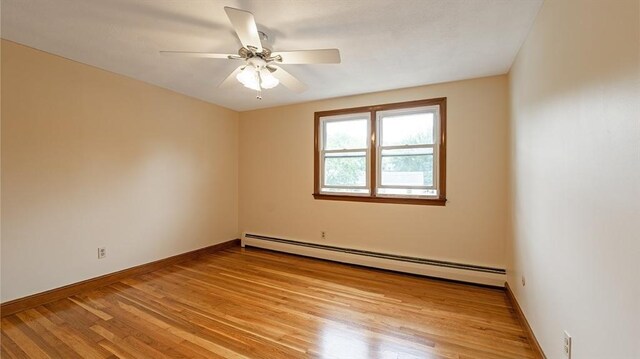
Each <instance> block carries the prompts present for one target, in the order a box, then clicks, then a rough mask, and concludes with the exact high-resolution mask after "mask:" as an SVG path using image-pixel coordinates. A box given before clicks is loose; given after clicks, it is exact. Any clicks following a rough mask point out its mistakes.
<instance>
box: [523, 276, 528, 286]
mask: <svg viewBox="0 0 640 359" xmlns="http://www.w3.org/2000/svg"><path fill="white" fill-rule="evenodd" d="M526 284H527V281H526V280H525V279H524V276H522V286H523V287H524V286H525V285H526Z"/></svg>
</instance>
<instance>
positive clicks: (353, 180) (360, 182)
mask: <svg viewBox="0 0 640 359" xmlns="http://www.w3.org/2000/svg"><path fill="white" fill-rule="evenodd" d="M324 184H325V185H326V186H366V185H367V153H366V152H341V153H327V154H325V158H324Z"/></svg>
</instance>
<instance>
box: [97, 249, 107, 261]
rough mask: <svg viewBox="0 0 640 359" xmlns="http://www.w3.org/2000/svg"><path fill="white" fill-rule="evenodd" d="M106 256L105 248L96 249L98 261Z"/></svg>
mask: <svg viewBox="0 0 640 359" xmlns="http://www.w3.org/2000/svg"><path fill="white" fill-rule="evenodd" d="M106 256H107V248H106V247H100V248H98V259H102V258H104V257H106Z"/></svg>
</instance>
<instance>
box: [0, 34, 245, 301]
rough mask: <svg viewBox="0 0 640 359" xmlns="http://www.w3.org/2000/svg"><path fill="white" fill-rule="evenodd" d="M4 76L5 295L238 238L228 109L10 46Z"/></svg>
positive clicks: (234, 126)
mask: <svg viewBox="0 0 640 359" xmlns="http://www.w3.org/2000/svg"><path fill="white" fill-rule="evenodd" d="M2 72H3V76H2V89H3V93H2V95H3V96H2V222H3V223H2V268H1V269H2V301H6V300H11V299H14V298H18V297H22V296H25V295H29V294H32V293H35V292H40V291H44V290H47V289H50V288H54V287H59V286H62V285H65V284H69V283H72V282H77V281H80V280H83V279H87V278H90V277H95V276H98V275H101V274H105V273H109V272H113V271H117V270H120V269H123V268H127V267H131V266H135V265H138V264H142V263H146V262H150V261H153V260H156V259H160V258H164V257H168V256H171V255H175V254H178V253H182V252H186V251H189V250H193V249H197V248H200V247H205V246H207V245H211V244H215V243H218V242H221V241H226V240H230V239H233V238H237V236H238V233H237V228H238V227H237V193H238V176H237V173H238V166H237V163H238V156H237V147H238V142H237V140H238V139H237V135H238V121H237V120H238V114H237V113H236V112H234V111H230V110H227V109H224V108H221V107H218V106H214V105H211V104H207V103H205V102H201V101H198V100H194V99H191V98H188V97H185V96H182V95H179V94H176V93H173V92H170V91H168V90H164V89H161V88H158V87H154V86H151V85H147V84H144V83H141V82H139V81H135V80H131V79H128V78H125V77H122V76H119V75H115V74H112V73H109V72H106V71H102V70H99V69H96V68H93V67H90V66H87V65H83V64H79V63H77V62H73V61H69V60H66V59H63V58H60V57H57V56H53V55H50V54H46V53H43V52H40V51H37V50H34V49H30V48H27V47H23V46H21V45H17V44H15V43H11V42H7V41H2ZM101 246H106V247H107V253H108V254H107V258H105V259H101V260H98V259H97V248H98V247H101Z"/></svg>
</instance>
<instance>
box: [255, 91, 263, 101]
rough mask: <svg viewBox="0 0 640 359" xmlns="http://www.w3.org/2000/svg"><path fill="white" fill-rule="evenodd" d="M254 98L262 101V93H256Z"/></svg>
mask: <svg viewBox="0 0 640 359" xmlns="http://www.w3.org/2000/svg"><path fill="white" fill-rule="evenodd" d="M256 98H257V99H258V100H262V91H261V90H258V91H256Z"/></svg>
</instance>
